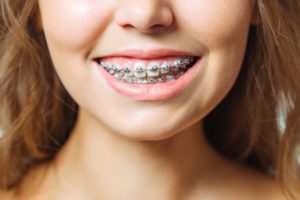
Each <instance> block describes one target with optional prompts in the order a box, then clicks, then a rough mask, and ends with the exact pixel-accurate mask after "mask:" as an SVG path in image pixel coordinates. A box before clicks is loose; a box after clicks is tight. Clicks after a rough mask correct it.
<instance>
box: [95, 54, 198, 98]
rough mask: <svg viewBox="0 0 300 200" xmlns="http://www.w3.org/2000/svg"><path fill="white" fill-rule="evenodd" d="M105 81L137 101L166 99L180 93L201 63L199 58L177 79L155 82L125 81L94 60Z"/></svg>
mask: <svg viewBox="0 0 300 200" xmlns="http://www.w3.org/2000/svg"><path fill="white" fill-rule="evenodd" d="M95 64H96V65H97V67H98V69H99V71H100V73H101V74H102V75H103V77H104V79H105V81H106V83H107V84H108V85H109V86H110V87H111V88H112V89H114V90H115V91H116V92H118V93H120V94H122V95H125V96H127V97H129V98H132V99H134V100H139V101H158V100H166V99H170V98H173V97H175V96H178V95H179V94H181V93H182V92H183V91H184V90H185V89H186V88H188V86H189V85H191V83H192V81H193V80H194V78H195V77H196V74H197V72H198V71H199V68H200V65H201V59H199V60H198V61H197V62H196V63H195V64H194V65H193V67H191V68H189V69H188V70H187V71H186V72H185V73H184V74H183V75H182V76H181V77H179V78H178V79H177V80H173V81H168V82H164V83H155V84H134V83H126V82H123V81H121V80H118V79H116V78H114V77H113V76H111V75H110V74H109V73H108V72H107V71H106V70H105V69H103V67H101V66H100V65H99V64H98V63H96V62H95Z"/></svg>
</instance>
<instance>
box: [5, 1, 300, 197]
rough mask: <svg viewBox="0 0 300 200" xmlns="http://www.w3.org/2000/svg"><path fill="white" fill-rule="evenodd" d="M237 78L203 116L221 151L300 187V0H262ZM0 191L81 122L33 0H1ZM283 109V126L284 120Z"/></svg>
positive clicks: (49, 154) (290, 188) (47, 156)
mask: <svg viewBox="0 0 300 200" xmlns="http://www.w3.org/2000/svg"><path fill="white" fill-rule="evenodd" d="M256 4H257V12H258V15H259V16H260V23H259V24H257V25H256V26H251V27H250V30H249V39H248V46H247V49H246V54H245V58H244V62H243V65H242V68H241V72H240V74H239V77H238V79H237V81H236V83H235V84H234V86H233V88H232V89H231V91H230V92H229V94H228V95H227V96H226V97H225V98H224V100H223V101H222V102H221V103H220V104H219V105H218V106H217V107H216V108H215V109H214V110H213V111H212V112H211V113H209V114H208V116H206V117H205V119H204V125H205V130H206V133H207V134H206V136H207V139H208V140H209V142H210V143H211V144H212V145H213V146H214V147H215V148H216V149H217V150H219V151H220V152H221V153H222V154H223V155H225V156H227V157H229V158H231V159H233V160H236V161H239V162H243V163H245V164H247V165H249V166H251V167H254V168H255V169H257V170H260V171H262V172H264V173H265V174H267V175H269V176H273V177H274V178H276V179H278V181H279V182H280V183H281V184H282V186H283V188H284V189H286V191H287V192H288V194H291V195H292V193H293V194H297V193H300V188H299V186H300V172H299V164H297V155H298V152H297V149H299V148H297V145H298V144H299V140H300V138H299V137H300V79H299V77H300V1H299V0H257V2H256ZM0 13H1V14H0V15H1V16H0V127H2V128H3V129H4V130H5V135H4V136H3V138H2V139H0V161H1V162H0V189H7V190H8V189H12V188H14V187H17V185H18V184H20V182H21V180H22V178H23V177H24V176H25V175H26V173H27V172H28V171H29V170H30V169H32V168H33V167H34V166H36V165H38V164H40V163H42V162H46V161H50V160H51V159H53V157H54V156H55V155H56V154H57V153H58V152H59V150H60V149H61V148H62V147H63V145H64V143H65V142H66V140H67V139H68V136H69V134H70V132H71V130H72V128H73V126H74V124H75V121H76V118H77V110H78V106H77V104H76V103H75V102H74V100H73V99H72V98H71V97H70V96H69V94H68V93H67V91H66V90H65V88H64V87H63V85H62V84H61V82H60V80H59V79H58V77H57V75H56V72H55V70H54V68H53V66H52V62H51V59H50V56H49V52H48V50H47V44H46V42H45V38H44V35H43V33H41V32H39V31H38V30H37V28H36V27H37V26H36V24H37V21H36V20H37V19H38V15H39V13H38V5H37V2H36V1H35V0H28V1H24V0H0ZM282 108H283V109H284V111H285V112H284V113H283V114H284V115H283V116H284V121H285V126H284V128H282V127H280V126H279V118H280V116H282V112H281V110H282Z"/></svg>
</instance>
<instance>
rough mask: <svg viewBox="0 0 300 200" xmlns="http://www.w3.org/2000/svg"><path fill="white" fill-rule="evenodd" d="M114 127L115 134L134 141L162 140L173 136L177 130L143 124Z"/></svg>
mask: <svg viewBox="0 0 300 200" xmlns="http://www.w3.org/2000/svg"><path fill="white" fill-rule="evenodd" d="M119 127H122V128H116V127H112V129H113V130H114V131H113V132H114V134H117V135H119V136H122V137H125V138H127V139H129V140H134V141H161V140H165V139H168V138H171V137H172V136H174V135H175V134H176V131H174V130H172V129H168V128H166V127H160V126H155V127H153V126H152V127H151V126H142V127H126V126H119Z"/></svg>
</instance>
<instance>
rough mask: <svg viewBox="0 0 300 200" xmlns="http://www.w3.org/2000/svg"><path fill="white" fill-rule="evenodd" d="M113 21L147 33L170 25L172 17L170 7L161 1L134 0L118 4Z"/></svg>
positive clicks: (124, 26)
mask: <svg viewBox="0 0 300 200" xmlns="http://www.w3.org/2000/svg"><path fill="white" fill-rule="evenodd" d="M115 21H116V23H117V24H118V25H119V26H121V27H123V28H132V29H136V30H137V31H139V32H141V33H149V32H153V31H154V30H157V29H165V28H167V27H169V26H171V25H172V24H173V21H174V19H173V13H172V10H171V8H170V7H169V6H167V5H163V1H159V0H150V1H148V0H142V1H141V0H136V1H134V2H131V3H129V4H126V5H124V6H120V7H119V8H118V10H117V11H116V14H115Z"/></svg>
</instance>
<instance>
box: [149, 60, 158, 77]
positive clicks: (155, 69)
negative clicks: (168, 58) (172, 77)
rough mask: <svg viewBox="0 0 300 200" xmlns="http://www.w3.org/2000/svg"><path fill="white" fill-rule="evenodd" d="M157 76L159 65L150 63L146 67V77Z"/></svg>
mask: <svg viewBox="0 0 300 200" xmlns="http://www.w3.org/2000/svg"><path fill="white" fill-rule="evenodd" d="M158 75H159V63H158V62H150V63H149V64H148V66H147V76H151V77H152V76H158Z"/></svg>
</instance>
